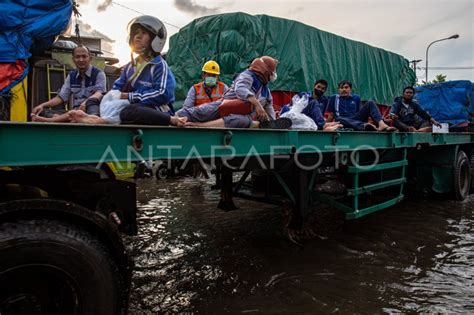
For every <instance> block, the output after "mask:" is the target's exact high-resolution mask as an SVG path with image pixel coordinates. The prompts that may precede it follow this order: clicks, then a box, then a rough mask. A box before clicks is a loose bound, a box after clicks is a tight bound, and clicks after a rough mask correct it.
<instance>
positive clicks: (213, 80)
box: [204, 77, 217, 86]
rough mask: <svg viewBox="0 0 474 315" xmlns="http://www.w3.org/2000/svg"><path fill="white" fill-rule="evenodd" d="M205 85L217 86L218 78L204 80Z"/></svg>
mask: <svg viewBox="0 0 474 315" xmlns="http://www.w3.org/2000/svg"><path fill="white" fill-rule="evenodd" d="M204 84H206V85H207V86H215V85H216V84H217V78H216V77H206V78H205V79H204Z"/></svg>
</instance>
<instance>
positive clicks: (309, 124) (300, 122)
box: [280, 95, 318, 130]
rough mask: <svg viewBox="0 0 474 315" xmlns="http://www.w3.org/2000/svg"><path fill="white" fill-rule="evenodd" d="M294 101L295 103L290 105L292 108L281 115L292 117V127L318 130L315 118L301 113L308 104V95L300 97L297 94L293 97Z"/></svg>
mask: <svg viewBox="0 0 474 315" xmlns="http://www.w3.org/2000/svg"><path fill="white" fill-rule="evenodd" d="M292 103H293V105H292V106H291V107H290V110H289V111H288V112H286V113H284V114H282V115H281V116H280V117H282V118H283V117H286V118H289V119H291V122H292V124H291V129H307V130H318V125H316V123H315V122H314V120H313V119H312V118H310V117H308V116H306V115H305V114H302V113H301V112H302V111H303V109H305V107H306V106H308V96H307V95H303V96H301V97H299V96H298V95H295V96H293V98H292Z"/></svg>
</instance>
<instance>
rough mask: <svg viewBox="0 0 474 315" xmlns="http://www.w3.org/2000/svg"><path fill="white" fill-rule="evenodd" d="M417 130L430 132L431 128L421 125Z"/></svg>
mask: <svg viewBox="0 0 474 315" xmlns="http://www.w3.org/2000/svg"><path fill="white" fill-rule="evenodd" d="M417 131H418V132H432V131H433V128H431V127H423V128H420V129H418V130H417Z"/></svg>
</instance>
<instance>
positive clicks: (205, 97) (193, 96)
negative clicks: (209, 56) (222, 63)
mask: <svg viewBox="0 0 474 315" xmlns="http://www.w3.org/2000/svg"><path fill="white" fill-rule="evenodd" d="M220 74H221V69H220V67H219V64H218V63H217V62H215V61H214V60H209V61H207V62H206V63H205V64H204V65H203V66H202V79H203V81H202V82H199V83H197V84H194V85H193V86H192V87H191V88H190V89H189V91H188V95H187V96H186V99H185V100H184V104H183V107H184V108H191V107H194V106H201V105H204V104H207V103H210V102H215V101H218V100H220V99H221V98H222V96H224V93H225V92H227V90H228V89H229V87H228V86H227V85H226V84H225V83H224V82H221V81H219V75H220Z"/></svg>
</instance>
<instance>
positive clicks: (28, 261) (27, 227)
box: [0, 219, 123, 315]
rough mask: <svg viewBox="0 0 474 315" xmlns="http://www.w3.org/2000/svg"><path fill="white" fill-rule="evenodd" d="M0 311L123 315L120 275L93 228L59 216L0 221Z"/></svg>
mask: <svg viewBox="0 0 474 315" xmlns="http://www.w3.org/2000/svg"><path fill="white" fill-rule="evenodd" d="M0 257H1V260H0V314H2V315H4V314H120V313H122V312H123V310H122V304H123V302H122V301H121V296H120V294H121V284H122V282H121V277H120V274H119V272H118V268H117V265H116V264H115V262H114V261H113V260H112V259H111V256H110V254H109V252H108V250H107V248H106V247H105V246H104V245H103V244H102V243H101V242H100V241H99V240H98V239H97V238H96V237H95V236H94V235H93V234H92V233H89V232H88V231H85V230H81V229H80V228H79V227H77V226H74V225H71V224H67V223H64V222H61V221H55V220H45V219H41V220H20V221H15V222H5V223H1V224H0Z"/></svg>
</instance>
